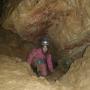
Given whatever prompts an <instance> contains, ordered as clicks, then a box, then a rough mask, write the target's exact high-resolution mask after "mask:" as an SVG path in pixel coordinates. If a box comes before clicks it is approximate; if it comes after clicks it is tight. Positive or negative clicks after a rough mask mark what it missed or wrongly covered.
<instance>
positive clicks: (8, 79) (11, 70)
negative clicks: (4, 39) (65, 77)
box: [0, 55, 59, 90]
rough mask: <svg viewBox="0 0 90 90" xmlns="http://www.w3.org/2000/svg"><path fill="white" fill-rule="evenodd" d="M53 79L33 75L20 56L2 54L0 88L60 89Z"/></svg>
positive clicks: (26, 89)
mask: <svg viewBox="0 0 90 90" xmlns="http://www.w3.org/2000/svg"><path fill="white" fill-rule="evenodd" d="M18 61H19V62H18ZM53 76H55V75H52V77H53ZM54 79H55V78H54ZM54 79H52V81H53V80H54ZM52 81H51V82H50V80H48V79H46V78H38V77H36V76H32V75H31V74H30V72H29V71H28V69H27V67H26V63H25V62H21V60H20V58H17V57H10V56H6V55H0V90H46V89H47V90H59V89H58V88H59V87H58V84H57V83H59V81H53V83H52Z"/></svg>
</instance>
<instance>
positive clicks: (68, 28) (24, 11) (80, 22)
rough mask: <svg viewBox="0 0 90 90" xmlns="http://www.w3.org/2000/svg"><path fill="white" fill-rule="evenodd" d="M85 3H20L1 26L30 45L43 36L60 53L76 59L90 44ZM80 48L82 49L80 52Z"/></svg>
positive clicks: (54, 0)
mask: <svg viewBox="0 0 90 90" xmlns="http://www.w3.org/2000/svg"><path fill="white" fill-rule="evenodd" d="M89 3H90V1H89V0H22V1H21V2H20V3H19V4H18V5H17V7H15V9H14V10H13V12H12V13H11V15H9V16H7V19H5V21H3V24H2V26H3V27H4V28H5V29H7V30H11V31H13V32H16V33H18V34H19V35H20V36H21V37H22V38H23V39H24V40H29V41H32V42H35V41H37V39H38V38H40V37H41V36H43V35H45V34H47V35H48V36H49V37H50V39H51V40H52V41H53V43H54V44H55V47H57V48H58V51H57V52H58V53H59V54H60V50H61V49H62V50H66V52H68V54H69V55H70V57H72V56H75V55H76V56H77V55H78V54H79V53H81V52H82V51H83V49H85V47H87V43H89V42H90V4H89ZM81 47H82V48H81Z"/></svg>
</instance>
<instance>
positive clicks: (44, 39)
mask: <svg viewBox="0 0 90 90" xmlns="http://www.w3.org/2000/svg"><path fill="white" fill-rule="evenodd" d="M41 45H42V46H48V45H49V40H48V38H47V37H44V38H43V39H42V41H41Z"/></svg>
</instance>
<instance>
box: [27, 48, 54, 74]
mask: <svg viewBox="0 0 90 90" xmlns="http://www.w3.org/2000/svg"><path fill="white" fill-rule="evenodd" d="M45 57H46V59H45ZM38 59H42V60H46V61H45V62H47V63H44V64H40V65H39V69H40V71H41V74H42V75H44V76H45V75H47V74H48V71H47V69H48V70H49V71H50V72H53V64H52V58H51V54H50V53H48V54H47V55H46V56H45V54H44V53H43V51H42V49H41V48H39V49H33V50H32V52H31V53H30V54H29V55H28V58H27V61H28V63H29V64H30V65H35V62H36V61H37V60H38Z"/></svg>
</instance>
